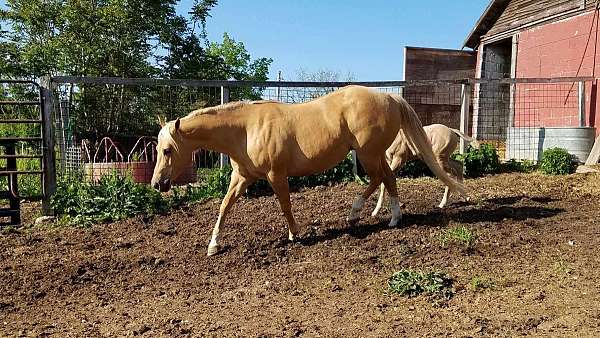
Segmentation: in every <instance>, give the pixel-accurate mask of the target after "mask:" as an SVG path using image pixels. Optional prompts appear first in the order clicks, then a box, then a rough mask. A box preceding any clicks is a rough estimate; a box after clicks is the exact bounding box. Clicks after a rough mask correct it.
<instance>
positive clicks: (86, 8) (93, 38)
mask: <svg viewBox="0 0 600 338" xmlns="http://www.w3.org/2000/svg"><path fill="white" fill-rule="evenodd" d="M178 2H179V1H178V0H160V1H159V0H8V1H7V2H6V8H5V9H2V10H0V57H1V58H2V60H3V61H6V62H2V63H0V76H4V77H6V76H10V77H30V78H32V77H33V78H36V77H40V76H43V75H76V76H118V77H157V76H161V77H170V78H195V79H229V78H232V79H238V80H242V79H266V76H267V72H268V67H269V65H270V63H271V60H270V59H266V58H260V59H257V60H254V61H251V58H250V55H249V53H248V52H247V51H246V49H245V47H244V45H243V44H242V43H240V42H235V41H234V40H233V39H231V38H230V37H229V36H228V35H225V37H224V40H223V43H221V44H215V43H212V44H211V43H210V42H209V41H208V39H207V35H206V23H207V19H208V18H209V17H210V11H211V10H212V9H213V8H214V7H215V6H216V5H217V0H195V1H194V3H193V5H192V8H191V10H190V12H189V13H188V15H187V16H183V15H179V14H177V12H176V5H177V4H178ZM208 46H210V47H208ZM219 46H221V47H220V48H219Z"/></svg>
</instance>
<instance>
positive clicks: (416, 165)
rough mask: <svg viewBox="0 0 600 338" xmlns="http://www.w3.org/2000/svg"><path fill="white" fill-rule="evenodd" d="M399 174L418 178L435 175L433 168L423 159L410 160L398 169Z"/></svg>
mask: <svg viewBox="0 0 600 338" xmlns="http://www.w3.org/2000/svg"><path fill="white" fill-rule="evenodd" d="M397 175H398V176H400V177H409V178H418V177H434V176H435V175H433V173H432V172H431V169H429V167H428V166H427V164H425V162H423V161H421V160H413V161H409V162H408V163H406V165H404V167H402V168H400V169H398V172H397Z"/></svg>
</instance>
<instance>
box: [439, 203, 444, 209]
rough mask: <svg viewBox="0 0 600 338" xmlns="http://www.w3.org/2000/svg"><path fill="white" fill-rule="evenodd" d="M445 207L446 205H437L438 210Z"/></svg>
mask: <svg viewBox="0 0 600 338" xmlns="http://www.w3.org/2000/svg"><path fill="white" fill-rule="evenodd" d="M445 206H446V204H440V205H438V208H440V209H444V207H445Z"/></svg>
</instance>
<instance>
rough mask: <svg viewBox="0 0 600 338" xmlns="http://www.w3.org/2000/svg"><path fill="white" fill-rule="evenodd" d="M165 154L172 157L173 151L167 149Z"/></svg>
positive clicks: (164, 151)
mask: <svg viewBox="0 0 600 338" xmlns="http://www.w3.org/2000/svg"><path fill="white" fill-rule="evenodd" d="M163 154H164V155H165V156H171V149H165V150H163Z"/></svg>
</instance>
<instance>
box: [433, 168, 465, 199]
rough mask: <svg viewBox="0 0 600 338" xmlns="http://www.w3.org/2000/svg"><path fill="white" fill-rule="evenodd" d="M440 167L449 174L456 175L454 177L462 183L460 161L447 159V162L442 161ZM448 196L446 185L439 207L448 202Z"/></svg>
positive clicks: (448, 191)
mask: <svg viewBox="0 0 600 338" xmlns="http://www.w3.org/2000/svg"><path fill="white" fill-rule="evenodd" d="M442 168H443V169H444V170H445V171H446V172H447V173H448V174H449V175H451V176H453V177H456V179H457V180H458V181H459V182H461V183H462V181H463V164H462V162H459V161H456V160H453V159H448V160H447V162H445V163H444V165H443V166H442ZM448 197H450V188H448V187H447V186H446V189H445V190H444V197H443V198H442V201H441V202H440V205H438V207H439V208H443V207H445V206H446V203H448Z"/></svg>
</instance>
